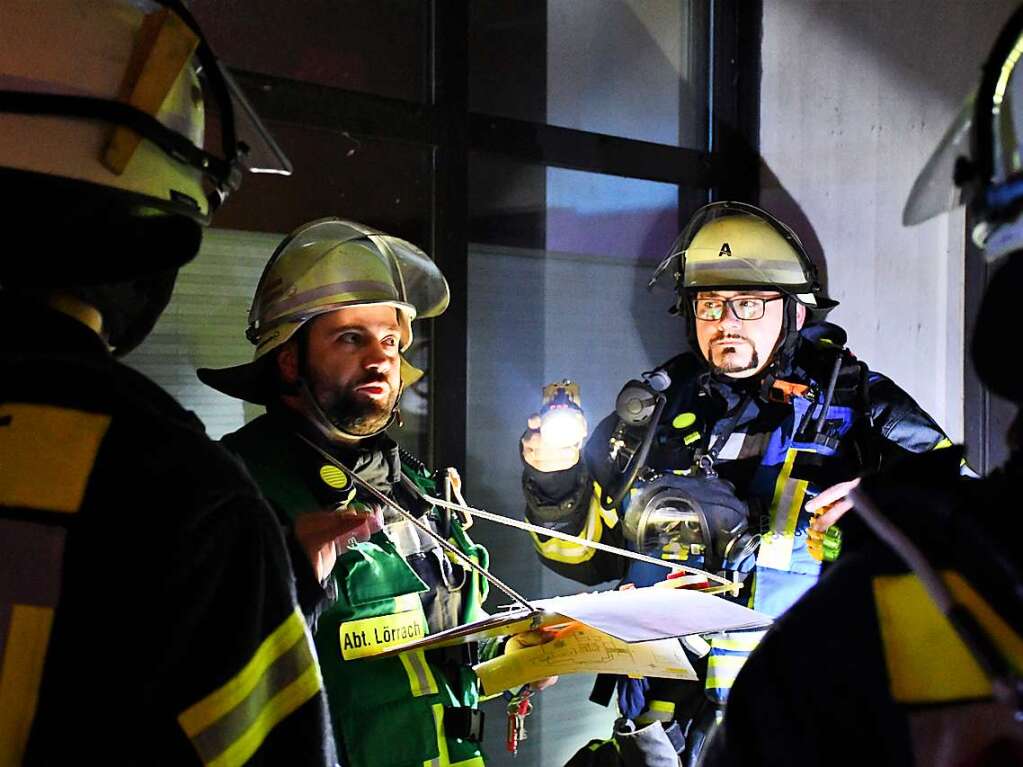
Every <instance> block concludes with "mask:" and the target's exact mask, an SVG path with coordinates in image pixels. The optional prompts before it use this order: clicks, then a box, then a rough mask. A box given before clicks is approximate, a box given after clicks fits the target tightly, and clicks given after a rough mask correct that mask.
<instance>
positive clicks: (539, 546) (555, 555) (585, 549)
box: [529, 483, 617, 565]
mask: <svg viewBox="0 0 1023 767" xmlns="http://www.w3.org/2000/svg"><path fill="white" fill-rule="evenodd" d="M594 488H595V489H594V494H593V497H592V498H591V499H590V507H589V509H588V510H587V513H586V527H585V528H584V529H583V531H582V532H581V533H579V537H580V538H584V539H586V540H587V541H599V540H600V537H601V535H602V534H603V532H604V527H603V525H602V524H601V520H602V519H603V516H604V515H603V514H602V513H601V506H600V487H599V486H598V485H597V484H596V483H594ZM616 519H617V512H616ZM529 534H530V536H531V537H532V538H533V545H534V546H535V547H536V550H537V551H538V552H540V555H541V556H543V557H544V558H546V559H550V560H553V561H555V562H564V563H565V564H570V565H577V564H579V563H581V562H586V561H588V560H590V559H592V558H593V555H594V554H595V553H596V552H597V550H596V549H592V548H590V547H589V546H584V545H583V544H581V543H574V542H572V541H563V540H560V539H558V538H548V539H547V540H546V541H541V540H540V536H538V535H537V534H536V533H534V532H533V531H532V530H530V531H529Z"/></svg>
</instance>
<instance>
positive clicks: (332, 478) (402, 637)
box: [223, 413, 489, 767]
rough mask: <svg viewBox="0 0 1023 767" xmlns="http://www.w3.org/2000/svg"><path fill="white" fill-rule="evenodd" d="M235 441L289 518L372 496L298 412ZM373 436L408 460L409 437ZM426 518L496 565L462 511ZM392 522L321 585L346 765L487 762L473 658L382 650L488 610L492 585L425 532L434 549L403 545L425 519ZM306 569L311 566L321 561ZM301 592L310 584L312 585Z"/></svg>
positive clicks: (412, 466) (258, 423)
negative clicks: (476, 732)
mask: <svg viewBox="0 0 1023 767" xmlns="http://www.w3.org/2000/svg"><path fill="white" fill-rule="evenodd" d="M223 442H224V444H225V445H226V446H227V447H228V448H229V449H230V450H232V451H233V452H234V453H235V454H237V455H238V456H239V457H240V458H241V459H242V460H243V461H244V462H245V464H246V466H247V468H248V469H249V471H250V472H251V474H252V476H253V478H254V479H255V480H256V483H257V484H258V485H259V487H260V489H261V490H262V491H263V494H264V495H265V496H266V497H267V499H268V500H269V501H270V503H271V505H272V506H274V507H275V509H276V510H277V511H278V514H280V515H281V517H282V520H283V521H285V522H288V521H290V520H294V519H295V518H296V517H297V516H298V515H300V514H304V513H308V512H310V511H325V510H332V509H335V508H339V507H342V506H344V505H345V504H346V503H348V502H350V501H351V500H352V499H353V498H354V499H355V500H356V501H359V500H361V499H360V497H359V495H358V494H356V493H353V492H352V488H351V487H344V486H343V485H344V484H347V482H346V480H345V478H343V477H341V476H340V474H341V473H340V472H338V471H337V469H336V467H333V466H331V465H330V464H329V463H327V462H326V461H325V460H324V459H323V457H322V456H320V455H318V454H317V453H316V452H315V451H314V450H313V449H312V448H311V447H310V446H309V445H307V444H305V443H304V442H302V441H301V440H300V439H299V438H298V437H297V436H296V434H295V430H294V424H293V423H292V422H291V421H290V419H289V418H287V417H286V416H282V415H280V414H273V413H271V414H267V415H263V416H260V417H259V418H257V419H255V420H253V421H252V422H250V423H249V424H247V425H246V426H244V427H242V428H241V429H240V430H238V431H236V432H234V433H233V434H229V435H226V436H225V437H224V438H223ZM373 444H374V447H373V448H372V450H378V451H384V452H387V453H390V454H391V455H393V456H394V465H395V469H396V468H397V460H396V459H397V446H396V445H395V444H394V443H393V442H392V441H390V440H389V439H388V438H386V437H382V438H376V439H374V440H373ZM334 452H337V451H336V450H335V451H334ZM369 454H370V451H350V452H347V453H345V454H344V455H342V454H341V453H337V457H338V459H339V460H341V461H342V463H344V464H345V465H346V466H353V465H354V466H356V467H357V468H356V471H357V472H358V471H359V469H358V466H359V465H360V461H361V462H365V461H366V459H367V456H368V455H369ZM378 458H379V456H378ZM403 458H404V460H402V461H401V464H400V471H401V473H402V474H404V475H405V477H406V478H407V479H409V480H411V481H412V482H414V483H416V485H417V486H419V487H420V488H423V489H426V490H429V491H432V490H433V489H434V481H433V479H432V477H431V475H430V473H429V472H428V471H427V470H426V469H425V468H424V467H423V466H422V465H421V464H418V462H415V459H414V458H412V457H411V456H407V455H406V456H403ZM417 464H418V465H417ZM360 475H361V473H360ZM393 478H394V479H397V476H395V477H393ZM339 484H340V485H342V486H341V487H338V485H339ZM388 484H390V482H389V481H388ZM390 494H391V495H392V497H395V498H396V500H398V501H399V502H400V503H402V505H403V506H404V507H405V508H407V509H409V510H412V511H415V510H416V507H415V505H414V504H415V502H416V499H413V497H412V495H411V493H410V492H409V491H408V490H407V489H406V488H404V487H402V486H401V483H400V482H397V483H394V484H391V486H390ZM420 519H421V520H422V521H424V522H427V523H429V524H430V525H431V526H432V527H433V529H435V530H438V529H445V528H446V530H447V538H448V541H449V542H450V543H452V544H454V545H455V546H457V547H458V549H459V550H461V551H462V552H463V553H465V554H466V555H467V556H469V557H471V558H472V559H473V560H474V561H475V562H477V563H478V564H479V565H481V566H482V567H484V568H485V567H487V566H488V563H489V555H488V553H487V550H486V549H485V548H483V547H482V546H479V545H476V544H474V543H473V542H472V541H471V540H470V539H469V537H468V536H467V535H466V533H465V531H464V530H463V529H462V526H461V524H460V523H459V520H458V519H457V518H454V517H452V518H450V519H447V520H446V519H444V516H443V514H442V512H441V511H440V510H438V509H434V508H429V509H425V510H423V515H422V517H420ZM385 522H387V525H386V526H385V529H384V530H382V531H380V532H378V533H375V534H374V535H373V536H372V537H371V538H370V540H368V541H365V542H362V543H358V544H355V545H354V546H352V547H350V548H349V549H348V550H347V551H345V552H344V553H343V554H341V555H340V556H339V557H338V560H337V563H336V565H335V567H334V570H333V572H332V574H331V576H330V577H329V579H328V581H327V583H325V584H324V590H319V591H318V592H317V593H318V594H319V597H320V603H319V604H318V605H317V606H316V609H315V612H316V613H317V616H316V618H315V626H314V640H315V645H316V651H317V654H318V656H319V661H320V665H321V667H322V670H323V678H324V685H325V687H326V690H327V697H328V700H329V704H330V714H331V720H332V722H333V725H334V733H335V736H336V737H337V739H338V741H339V747H341V748H342V749H343V751H344V752H345V754H346V756H347V759H346V761H345V764H346V766H347V767H384V766H385V765H386V766H388V767H442V766H444V765H451V767H479V766H482V765H483V764H484V760H483V756H482V753H481V751H480V747H479V744H478V743H476V742H473V741H472V740H470V739H467V738H464V737H458V736H459V735H460V734H463V733H462V728H461V727H460V726H459V725H457V724H455V723H456V722H460V721H464V720H465V717H466V715H467V714H471V713H472V711H473V710H475V709H476V708H477V706H478V703H479V691H478V684H477V680H476V676H475V674H474V673H473V671H472V669H471V668H470V667H469V665H468V663H467V662H466V661H465V660H462V659H457V660H455V659H453V658H452V655H454V653H448V654H446V655H444V656H442V655H440V654H438V653H437V651H434V652H428V653H425V654H424V652H423V651H416V652H409V653H403V654H401V655H398V656H392V657H387V658H376V657H374V656H375V655H377V654H379V653H380V652H382V651H384V650H386V649H388V648H390V647H394V646H396V645H399V644H404V643H406V642H408V641H413V640H415V639H420V638H422V637H423V636H425V635H427V634H429V633H434V632H436V631H440V630H443V629H446V628H451V627H453V626H455V625H460V624H462V623H467V622H470V621H473V620H477V619H479V618H480V617H483V612H482V607H481V606H482V603H483V601H484V599H485V598H486V593H487V582H486V580H485V579H483V578H482V577H481V576H479V575H478V574H476V573H474V572H472V571H471V570H468V569H463V568H462V567H461V566H460V565H459V563H457V562H454V561H453V557H452V556H451V555H449V554H446V553H444V552H443V551H442V550H440V549H439V548H437V547H433V546H432V545H431V544H434V543H435V542H433V541H429V539H427V538H426V536H424V535H422V534H420V535H419V536H418V539H419V540H420V541H421V542H422V543H423V544H425V547H426V548H427V549H428V550H427V551H426V552H425V553H424V552H413V553H412V554H411V555H409V554H408V551H407V550H406V551H404V552H403V551H401V550H400V548H402V547H404V548H405V549H408V545H407V544H403V543H402V540H403V539H404V540H408V538H409V533H410V531H412V538H416V537H417V536H416V535H415V532H414V528H413V527H412V526H411V525H410V523H408V522H400V521H397V520H392V519H388V518H387V517H386V516H385ZM402 525H405V527H404V528H403V534H402V535H398V534H396V532H395V531H396V526H397V528H401V526H402ZM305 569H306V570H308V573H311V568H305ZM296 571H297V576H296V577H297V579H298V580H299V581H302V580H303V576H304V577H305V578H307V579H311V580H315V578H312V576H311V575H307V574H305V573H303V572H302V569H301V568H299V567H297V566H296ZM438 573H439V574H440V576H441V577H440V578H439V579H438V578H436V577H435V576H436V575H437V574H438ZM431 581H432V582H431ZM306 590H307V591H308V589H306ZM299 591H300V592H302V591H303V589H302V585H301V583H300V584H299ZM307 612H309V611H308V610H307Z"/></svg>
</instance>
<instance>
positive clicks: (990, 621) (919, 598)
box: [873, 571, 1023, 703]
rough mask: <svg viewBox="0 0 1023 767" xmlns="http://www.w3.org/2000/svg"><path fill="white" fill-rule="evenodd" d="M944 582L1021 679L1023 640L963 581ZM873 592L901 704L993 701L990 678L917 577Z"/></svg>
mask: <svg viewBox="0 0 1023 767" xmlns="http://www.w3.org/2000/svg"><path fill="white" fill-rule="evenodd" d="M942 578H943V579H944V580H945V583H946V585H947V586H948V588H949V590H950V591H951V592H952V595H953V597H954V599H955V601H956V602H957V603H958V604H961V605H963V606H964V607H965V608H966V609H967V610H968V611H969V612H970V613H971V614H972V615H973V617H974V618H975V619H976V620H977V622H978V623H979V624H980V626H981V627H982V628H983V629H984V631H985V632H986V633H987V634H988V636H989V637H990V638H991V640H992V641H993V642H994V643H995V645H996V646H997V647H998V649H999V650H1001V651H1002V653H1003V654H1004V655H1005V657H1006V659H1007V660H1008V661H1009V663H1010V664H1011V665H1012V667H1013V668H1014V669H1015V670H1016V671H1017V673H1019V672H1020V671H1021V670H1023V638H1021V637H1020V636H1019V635H1018V634H1016V633H1015V632H1014V631H1013V630H1012V628H1011V627H1010V626H1009V625H1008V624H1007V623H1006V622H1005V621H1004V620H1003V619H1002V618H1001V617H1000V616H999V615H998V614H997V613H996V612H995V611H994V609H992V607H991V605H989V604H988V603H987V602H986V601H984V598H983V597H981V596H980V594H978V593H977V592H976V591H975V590H974V589H973V587H972V586H970V584H969V583H967V582H966V580H964V579H963V577H962V576H961V575H959V574H958V573H956V572H952V571H946V572H943V573H942ZM873 589H874V603H875V606H876V609H877V617H878V623H879V625H880V629H881V641H882V643H883V645H884V654H885V662H886V664H887V667H888V679H889V685H890V687H891V693H892V697H893V698H894V699H895V700H896V701H898V702H900V703H946V702H951V701H961V700H970V699H976V698H986V697H989V696H990V695H991V683H990V681H989V680H988V678H987V675H986V674H985V673H984V672H983V670H982V669H981V668H980V666H979V665H978V664H977V661H976V660H975V659H974V657H973V654H972V653H971V652H970V651H969V649H967V647H966V645H964V644H963V641H962V640H961V639H960V638H959V635H958V634H957V633H956V632H955V629H953V628H952V625H951V624H950V623H949V622H948V620H947V619H946V618H945V616H944V615H943V614H942V613H941V612H940V611H939V610H938V607H937V606H936V605H935V604H934V602H932V601H931V598H930V597H929V596H928V595H927V593H926V591H925V590H924V587H923V584H921V583H920V581H919V579H918V578H917V577H916V576H915V575H911V574H906V575H894V576H878V577H876V578H874V581H873ZM921 648H926V649H925V651H921Z"/></svg>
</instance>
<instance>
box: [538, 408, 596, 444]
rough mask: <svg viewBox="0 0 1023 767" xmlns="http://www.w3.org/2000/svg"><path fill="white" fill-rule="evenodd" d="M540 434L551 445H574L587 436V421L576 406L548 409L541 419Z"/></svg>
mask: <svg viewBox="0 0 1023 767" xmlns="http://www.w3.org/2000/svg"><path fill="white" fill-rule="evenodd" d="M540 436H541V437H542V438H543V441H544V442H546V443H547V444H548V445H550V446H551V447H572V446H573V445H578V444H579V443H580V442H582V441H583V437H585V436H586V421H585V420H584V418H583V415H582V413H580V412H579V411H578V410H576V409H575V408H570V407H560V408H556V409H553V410H548V411H547V412H546V413H544V414H543V415H542V416H541V419H540Z"/></svg>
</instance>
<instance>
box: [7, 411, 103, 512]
mask: <svg viewBox="0 0 1023 767" xmlns="http://www.w3.org/2000/svg"><path fill="white" fill-rule="evenodd" d="M0 424H3V425H2V426H0V456H3V461H2V462H0V506H20V507H22V508H26V509H41V510H45V511H58V512H64V513H74V512H76V511H78V509H79V507H81V505H82V498H83V497H84V496H85V488H86V485H87V484H88V482H89V475H90V474H92V467H93V465H94V464H95V463H96V454H97V453H98V452H99V447H100V444H101V443H102V442H103V437H104V436H105V435H106V433H107V428H108V427H109V426H110V416H108V415H101V414H98V413H86V412H83V411H81V410H71V409H68V408H62V407H54V406H53V405H29V404H26V403H20V402H13V403H6V404H2V405H0Z"/></svg>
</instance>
